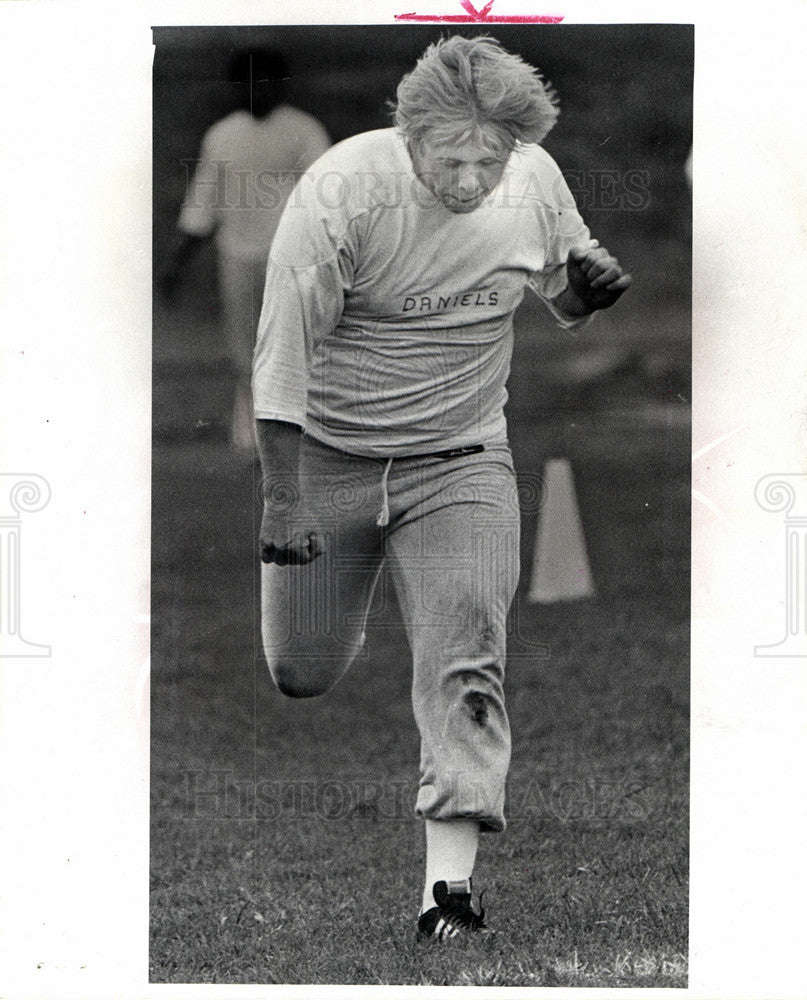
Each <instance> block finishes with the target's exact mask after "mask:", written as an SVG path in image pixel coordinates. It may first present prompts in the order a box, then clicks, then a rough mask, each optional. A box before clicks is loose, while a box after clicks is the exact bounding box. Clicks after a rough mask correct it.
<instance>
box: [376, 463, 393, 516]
mask: <svg viewBox="0 0 807 1000" xmlns="http://www.w3.org/2000/svg"><path fill="white" fill-rule="evenodd" d="M391 468H392V458H391V457H390V458H388V459H387V464H386V465H385V466H384V474H383V476H382V477H381V495H382V496H383V498H384V500H383V503H382V504H381V510H380V511H379V513H378V517H377V518H376V519H375V523H376V524H377V525H378V527H379V528H385V527H386V526H387V525H388V524H389V492H388V490H387V484H388V483H389V470H390V469H391Z"/></svg>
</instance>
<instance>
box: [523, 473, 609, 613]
mask: <svg viewBox="0 0 807 1000" xmlns="http://www.w3.org/2000/svg"><path fill="white" fill-rule="evenodd" d="M593 596H594V581H593V579H592V577H591V567H590V566H589V562H588V554H587V552H586V541H585V538H584V537H583V525H582V523H581V521H580V512H579V511H578V508H577V498H576V497H575V492H574V479H573V476H572V467H571V465H570V463H569V460H568V459H567V458H551V459H550V460H549V461H548V462H547V463H546V465H545V466H544V502H543V504H542V505H541V510H540V513H539V515H538V531H537V533H536V536H535V554H534V556H533V563H532V580H531V581H530V591H529V595H528V599H529V600H530V601H531V602H533V603H536V604H551V603H552V602H553V601H572V600H577V599H579V598H582V597H593Z"/></svg>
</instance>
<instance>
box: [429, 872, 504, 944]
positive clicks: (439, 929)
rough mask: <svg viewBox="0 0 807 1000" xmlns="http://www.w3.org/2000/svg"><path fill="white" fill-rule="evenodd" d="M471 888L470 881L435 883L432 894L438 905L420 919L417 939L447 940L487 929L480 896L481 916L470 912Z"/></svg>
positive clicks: (471, 910) (472, 911)
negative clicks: (462, 933)
mask: <svg viewBox="0 0 807 1000" xmlns="http://www.w3.org/2000/svg"><path fill="white" fill-rule="evenodd" d="M471 888H472V887H471V879H469V878H468V879H462V880H461V881H459V882H435V883H434V888H433V889H432V895H433V896H434V901H435V903H437V906H433V907H432V908H431V909H430V910H426V911H425V913H421V915H420V916H419V917H418V934H417V936H418V939H422V938H437V940H438V941H448V939H449V938H453V937H456V936H457V934H459V933H460V932H461V931H483V930H487V925H486V924H485V911H484V910H483V909H482V896H481V894H480V897H479V913H476V912H475V911H474V910H473V909H471Z"/></svg>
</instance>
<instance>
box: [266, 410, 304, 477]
mask: <svg viewBox="0 0 807 1000" xmlns="http://www.w3.org/2000/svg"><path fill="white" fill-rule="evenodd" d="M255 428H256V435H257V438H258V454H259V455H260V459H261V469H262V471H263V480H264V483H266V482H267V481H271V480H279V479H284V480H286V481H296V479H297V475H298V472H299V468H300V440H301V438H302V436H303V435H302V430H301V428H300V427H298V426H297V424H287V423H285V422H284V421H282V420H256V421H255Z"/></svg>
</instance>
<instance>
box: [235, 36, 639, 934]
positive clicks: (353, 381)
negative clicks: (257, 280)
mask: <svg viewBox="0 0 807 1000" xmlns="http://www.w3.org/2000/svg"><path fill="white" fill-rule="evenodd" d="M557 114H558V112H557V108H556V106H555V102H554V100H553V97H552V94H551V91H549V89H548V87H547V86H546V85H545V84H544V82H543V81H542V79H541V77H540V75H539V74H538V72H537V71H536V70H535V69H534V68H532V67H531V66H528V65H527V64H526V63H524V62H523V61H522V60H521V59H520V58H519V57H518V56H515V55H512V54H510V53H508V52H506V51H505V50H504V49H502V48H501V46H500V45H499V43H498V42H497V41H495V40H494V39H491V38H481V37H478V38H473V39H469V38H462V37H453V38H449V39H447V40H442V41H440V42H438V43H437V44H435V45H431V46H430V47H429V48H428V49H427V51H426V53H425V54H424V55H423V57H422V58H421V59H420V61H419V62H418V64H417V66H416V67H415V69H414V70H413V72H411V73H409V74H408V75H407V76H405V77H404V78H403V80H402V81H401V83H400V85H399V87H398V93H397V104H396V108H395V124H396V126H397V127H396V128H390V129H381V130H378V131H373V132H367V133H364V134H361V135H357V136H354V137H353V138H351V139H348V140H346V141H345V142H342V143H340V144H339V145H338V146H336V147H334V148H333V149H331V150H330V151H329V152H327V153H326V154H325V155H324V156H323V157H321V158H320V160H318V162H317V163H316V164H315V165H314V167H313V168H312V169H311V170H310V171H309V172H308V173H307V174H306V175H305V176H304V177H303V178H302V179H301V181H300V183H299V184H298V187H297V189H296V191H295V192H294V194H293V195H292V197H291V199H290V201H289V203H288V205H287V207H286V209H285V212H284V215H283V218H282V220H281V223H280V226H279V229H278V231H277V235H276V237H275V241H274V244H273V247H272V251H271V253H270V257H269V264H268V271H267V277H266V291H265V295H264V302H263V311H262V315H261V319H260V324H259V329H258V342H257V347H256V351H255V363H254V374H253V391H254V398H255V416H256V422H257V434H258V442H259V449H260V455H261V462H262V466H263V488H264V517H263V523H262V525H261V534H260V553H261V558H262V560H263V562H264V564H265V565H264V567H263V596H262V616H263V639H264V648H265V653H266V657H267V660H268V663H269V669H270V671H271V674H272V677H273V679H274V681H275V683H276V684H277V686H278V688H279V689H280V690H281V691H282V692H283V693H284V694H286V695H289V696H290V697H297V698H305V697H312V696H314V695H319V694H322V693H323V692H325V691H327V690H328V689H329V688H330V687H332V686H333V684H335V683H336V681H337V680H338V679H339V677H340V676H341V675H342V674H343V673H344V671H345V670H346V669H347V668H348V666H349V665H350V663H351V661H352V660H353V659H354V657H355V656H356V654H357V653H358V652H359V651H360V650H361V648H362V645H363V642H364V625H365V622H366V616H367V611H368V607H369V603H370V600H371V597H372V593H373V588H374V586H375V582H376V579H377V577H378V573H379V570H380V568H381V565H382V563H383V562H385V561H386V562H387V563H388V565H389V567H390V570H391V573H392V578H393V580H394V585H395V588H396V594H397V597H398V603H399V605H400V607H401V611H402V615H403V620H404V624H405V627H406V631H407V636H408V639H409V645H410V648H411V651H412V657H413V672H414V678H413V703H414V712H415V719H416V721H417V725H418V729H419V731H420V736H421V775H420V787H419V792H418V797H417V804H416V810H417V813H418V815H420V816H422V817H423V818H424V820H425V827H426V879H425V888H424V894H423V900H422V905H421V908H420V915H419V918H418V920H417V929H418V933H419V935H421V936H428V937H436V938H438V939H440V940H444V939H446V938H449V937H453V936H454V935H455V934H457V933H458V932H459V931H460V930H480V929H482V928H484V927H485V924H484V919H483V918H484V911H482V910H481V908H480V910H479V911H477V910H475V909H474V908H473V905H472V901H471V891H472V883H471V876H472V872H473V868H474V862H475V858H476V852H477V842H478V839H479V834H480V831H482V830H489V831H501V830H503V829H504V825H505V820H504V812H503V807H504V789H505V778H506V775H507V769H508V765H509V759H510V733H509V728H508V722H507V715H506V713H505V707H504V696H503V693H502V681H503V675H504V664H505V619H506V615H507V611H508V608H509V606H510V603H511V601H512V599H513V596H514V594H515V589H516V584H517V581H518V571H519V570H518V546H519V534H518V532H519V511H518V504H517V493H516V485H515V475H514V472H513V464H512V459H511V456H510V451H509V449H508V445H507V430H506V426H505V419H504V414H503V406H504V403H505V400H506V398H507V394H506V391H505V382H506V380H507V376H508V372H509V366H510V358H511V353H512V347H513V313H514V312H515V310H516V307H517V306H518V304H519V303H520V302H521V299H522V297H523V295H524V291H525V289H526V288H528V287H529V288H531V289H532V290H533V291H534V292H535V293H537V294H538V295H539V296H540V297H541V298H542V299H543V301H544V302H545V303H546V305H547V306H548V308H549V310H550V311H551V312H552V314H553V315H554V316H555V318H556V319H557V321H558V322H559V323H560V324H561V325H562V326H572V325H575V324H577V323H580V322H582V321H584V320H585V318H586V317H588V316H589V315H590V314H591V313H593V312H594V311H595V310H598V309H604V308H606V307H608V306H610V305H612V304H613V303H614V302H616V300H617V299H618V298H619V297H620V295H621V294H622V293H623V292H624V291H625V289H626V288H627V287H628V286H629V284H630V280H631V279H630V276H629V275H627V274H625V273H623V270H622V268H621V267H620V266H619V264H618V263H617V261H616V260H615V259H614V258H613V257H612V256H611V255H610V254H609V253H608V251H607V250H605V249H604V248H603V247H600V246H599V245H598V244H597V242H596V241H594V240H591V239H590V235H589V231H588V229H587V228H586V226H585V224H584V223H583V221H582V219H581V218H580V216H579V215H578V213H577V209H576V207H575V205H574V200H573V198H572V196H571V194H570V192H569V190H568V188H567V186H566V184H565V183H564V181H563V179H562V177H561V174H560V171H559V169H558V167H557V165H556V164H555V163H554V161H553V160H552V159H551V158H550V157H549V156H548V155H547V153H545V152H544V150H543V149H542V148H541V147H540V145H539V143H540V142H541V141H542V140H543V138H544V136H545V135H546V134H547V133H548V132H549V130H550V129H551V127H552V125H553V124H554V122H555V119H556V118H557ZM381 668H382V667H381V665H379V669H381Z"/></svg>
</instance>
